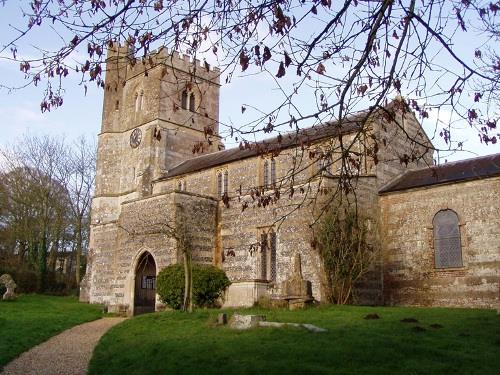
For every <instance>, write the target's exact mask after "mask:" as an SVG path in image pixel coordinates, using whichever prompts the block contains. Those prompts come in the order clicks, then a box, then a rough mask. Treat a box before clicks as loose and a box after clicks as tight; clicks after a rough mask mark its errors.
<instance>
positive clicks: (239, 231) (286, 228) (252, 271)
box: [153, 149, 381, 304]
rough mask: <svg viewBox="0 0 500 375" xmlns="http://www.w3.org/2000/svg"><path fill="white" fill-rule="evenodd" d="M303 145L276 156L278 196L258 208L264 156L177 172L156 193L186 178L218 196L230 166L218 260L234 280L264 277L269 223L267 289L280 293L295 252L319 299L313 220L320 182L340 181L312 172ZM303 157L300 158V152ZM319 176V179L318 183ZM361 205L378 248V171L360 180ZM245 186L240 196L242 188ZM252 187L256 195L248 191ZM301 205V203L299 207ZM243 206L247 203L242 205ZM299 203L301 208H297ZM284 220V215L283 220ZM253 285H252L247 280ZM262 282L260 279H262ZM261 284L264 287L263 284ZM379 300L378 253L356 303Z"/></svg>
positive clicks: (190, 186)
mask: <svg viewBox="0 0 500 375" xmlns="http://www.w3.org/2000/svg"><path fill="white" fill-rule="evenodd" d="M301 154H302V151H301V150H300V149H289V150H284V151H282V153H281V154H280V155H278V156H276V157H275V160H276V172H277V173H276V174H277V181H278V185H279V184H280V182H281V183H283V186H282V189H281V191H282V193H281V196H280V199H279V200H277V201H276V202H274V203H272V204H269V205H268V206H266V207H259V205H258V201H259V200H258V197H257V194H256V193H255V192H256V190H257V189H260V190H261V191H262V188H261V187H260V188H259V186H261V185H262V173H261V172H262V171H261V169H262V166H263V161H264V158H265V157H267V156H264V157H260V156H256V157H252V158H248V159H244V160H239V161H235V162H232V163H229V164H227V165H221V166H218V167H214V168H211V169H207V170H203V171H200V172H194V173H191V174H188V175H184V176H179V177H173V178H172V179H169V180H163V181H159V182H157V183H156V184H155V186H154V188H153V191H154V193H155V194H158V193H166V192H168V191H171V190H175V189H177V182H178V181H179V180H183V181H184V182H185V183H186V190H187V191H188V192H196V193H199V194H203V195H207V196H213V197H214V198H215V197H216V188H217V186H216V180H217V179H216V173H217V171H223V170H227V171H228V176H229V186H228V187H229V192H230V194H229V196H230V201H229V207H226V206H225V205H224V204H223V203H222V202H221V201H219V211H218V223H219V224H218V232H217V233H218V241H217V244H216V249H215V257H214V262H215V263H216V264H217V265H219V266H221V267H222V268H223V269H224V270H225V271H226V273H227V275H228V277H229V278H230V279H231V280H232V281H233V282H235V283H242V284H244V283H248V282H249V281H256V282H258V280H260V279H261V277H260V255H259V250H258V248H257V245H258V243H259V241H260V235H261V233H262V232H264V231H266V230H269V229H270V228H271V227H272V228H273V229H274V231H275V232H276V233H277V240H278V246H277V280H276V283H275V285H274V287H273V285H271V286H270V287H269V290H268V292H269V293H271V294H276V295H279V293H280V291H279V290H278V289H277V286H278V285H279V283H280V282H282V281H284V280H285V279H286V278H288V277H289V276H290V272H291V270H292V263H293V258H294V255H295V253H296V252H299V253H300V254H301V258H302V270H303V275H304V278H306V279H307V280H309V281H311V282H312V285H313V293H314V296H315V298H316V299H318V300H321V299H322V291H321V275H320V271H319V270H320V259H319V255H318V252H317V249H314V248H312V247H311V242H312V239H313V232H312V230H311V228H310V224H311V223H313V222H314V213H317V212H319V210H320V206H321V204H322V199H323V198H322V195H321V193H318V191H319V190H318V189H319V186H320V185H318V184H319V183H321V186H323V187H328V186H336V184H337V180H336V179H335V178H328V177H322V178H321V180H320V178H319V177H314V174H315V173H317V171H316V169H315V168H316V165H315V162H314V160H311V159H309V156H308V153H307V152H304V155H301ZM301 156H302V157H301ZM301 159H302V161H301V162H299V163H297V164H296V165H295V166H296V167H297V169H298V170H299V171H300V172H298V173H297V174H296V175H295V176H294V177H295V181H294V182H295V185H294V195H293V197H291V198H290V195H289V194H290V191H289V187H290V183H291V180H290V179H289V172H290V169H291V167H292V166H294V164H293V160H301ZM320 181H321V182H320ZM357 185H358V186H357V189H356V192H357V196H356V199H357V200H358V205H359V207H360V210H361V212H363V215H365V216H366V217H370V218H372V220H371V223H370V225H371V228H372V233H373V234H372V237H371V238H370V239H369V240H370V241H372V242H373V243H374V248H377V249H378V248H379V247H378V246H377V245H376V243H378V242H377V241H378V232H377V222H376V220H375V218H376V215H377V213H378V195H377V184H376V178H375V176H374V175H366V176H363V177H361V178H360V179H359V181H358V183H357ZM240 186H241V195H240V194H239V193H240ZM252 188H254V196H253V197H252V195H251V194H250V191H251V189H252ZM265 195H269V196H274V190H273V189H266V192H265ZM299 206H301V207H300V208H298V207H299ZM243 207H246V208H245V209H243ZM297 208H298V209H297ZM284 218H285V220H282V219H284ZM249 285H250V284H249ZM259 285H260V284H259ZM259 288H260V287H259ZM380 301H381V273H380V265H379V261H378V258H377V260H376V262H375V264H374V266H373V270H372V271H371V272H370V273H369V274H367V275H366V277H365V278H364V280H363V281H362V282H361V283H360V284H359V288H358V293H357V302H359V303H369V304H374V303H377V302H380Z"/></svg>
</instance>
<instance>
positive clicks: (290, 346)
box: [90, 306, 500, 375]
mask: <svg viewBox="0 0 500 375" xmlns="http://www.w3.org/2000/svg"><path fill="white" fill-rule="evenodd" d="M219 312H220V311H218V310H201V311H198V312H195V313H193V314H185V313H180V312H164V313H155V314H148V315H142V316H139V317H136V318H133V319H129V320H127V321H125V322H124V323H122V324H120V325H118V326H116V327H114V328H112V329H111V330H110V331H108V333H107V334H105V335H104V336H103V337H102V338H101V341H100V342H99V344H98V346H97V347H96V349H95V351H94V356H93V358H92V361H91V364H90V374H180V373H182V374H327V373H328V374H331V373H335V374H426V375H428V374H495V375H498V374H499V373H500V316H497V315H496V313H495V312H494V311H484V310H465V309H438V308H436V309H429V308H388V307H353V306H345V307H336V306H331V307H320V308H313V309H309V310H305V311H281V310H271V311H263V310H257V309H252V310H241V312H244V313H250V312H251V313H262V314H265V315H266V316H267V320H269V321H282V322H298V323H312V324H315V325H317V326H320V327H324V328H327V329H328V330H329V331H328V333H312V332H309V331H306V330H303V329H297V328H256V329H251V330H248V331H234V330H231V329H229V328H228V327H215V326H214V324H213V322H214V321H215V317H216V315H217V313H219ZM230 313H232V311H231V312H230ZM373 313H376V314H378V315H379V316H380V319H377V320H365V319H363V318H364V317H365V316H366V315H367V314H373ZM404 318H413V319H417V320H418V323H402V322H401V321H400V320H401V319H404ZM436 324H439V325H440V326H442V327H440V326H436ZM431 325H434V328H432V327H431ZM416 327H420V328H416Z"/></svg>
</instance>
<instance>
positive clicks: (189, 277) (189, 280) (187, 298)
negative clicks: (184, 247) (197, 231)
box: [182, 251, 193, 312]
mask: <svg viewBox="0 0 500 375" xmlns="http://www.w3.org/2000/svg"><path fill="white" fill-rule="evenodd" d="M183 260H184V303H183V306H182V310H183V311H187V312H193V272H192V267H191V255H190V254H189V253H188V252H187V251H184V252H183Z"/></svg>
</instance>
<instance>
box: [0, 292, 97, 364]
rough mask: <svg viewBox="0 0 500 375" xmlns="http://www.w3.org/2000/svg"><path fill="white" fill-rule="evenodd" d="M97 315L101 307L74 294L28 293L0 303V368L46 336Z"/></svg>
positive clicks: (45, 338)
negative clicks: (49, 294) (89, 303)
mask: <svg viewBox="0 0 500 375" xmlns="http://www.w3.org/2000/svg"><path fill="white" fill-rule="evenodd" d="M101 315H102V307H101V306H98V305H88V304H84V303H79V302H78V300H77V298H76V297H53V296H44V295H35V294H32V295H21V296H20V297H19V298H18V299H17V300H16V301H12V302H0V369H1V368H2V367H3V366H5V365H6V364H7V363H8V362H9V361H11V360H12V359H14V358H15V357H17V356H18V355H19V354H21V353H22V352H24V351H26V350H28V349H29V348H31V347H33V346H35V345H37V344H39V343H41V342H43V341H46V340H47V339H48V338H49V337H51V336H54V335H55V334H57V333H59V332H62V331H64V330H65V329H68V328H70V327H73V326H75V325H78V324H80V323H84V322H88V321H91V320H95V319H98V318H100V317H101ZM54 360H57V358H54Z"/></svg>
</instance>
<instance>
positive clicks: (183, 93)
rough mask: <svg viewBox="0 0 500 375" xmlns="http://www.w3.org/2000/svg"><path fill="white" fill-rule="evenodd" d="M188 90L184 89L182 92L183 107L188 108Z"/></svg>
mask: <svg viewBox="0 0 500 375" xmlns="http://www.w3.org/2000/svg"><path fill="white" fill-rule="evenodd" d="M187 102H188V92H187V91H186V90H184V91H183V92H182V98H181V108H182V109H187V107H188V104H187Z"/></svg>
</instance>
